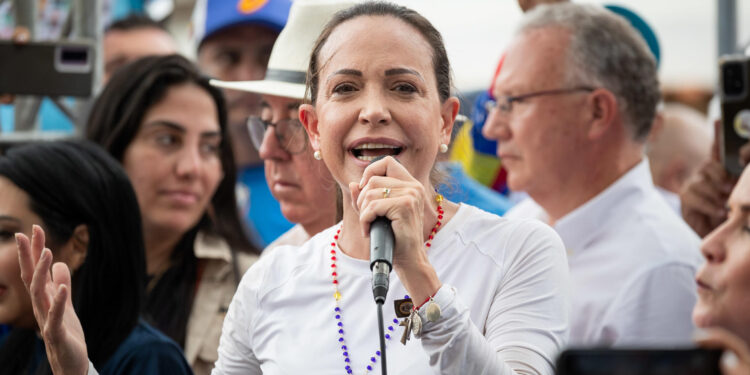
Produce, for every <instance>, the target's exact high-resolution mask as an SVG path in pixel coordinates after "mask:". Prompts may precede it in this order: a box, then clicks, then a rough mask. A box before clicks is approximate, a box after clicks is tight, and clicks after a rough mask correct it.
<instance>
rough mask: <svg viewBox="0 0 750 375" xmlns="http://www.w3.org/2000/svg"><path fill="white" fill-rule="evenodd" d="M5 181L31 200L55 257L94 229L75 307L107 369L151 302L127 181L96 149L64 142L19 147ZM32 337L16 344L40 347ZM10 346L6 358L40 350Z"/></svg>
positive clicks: (75, 284) (96, 358) (4, 163)
mask: <svg viewBox="0 0 750 375" xmlns="http://www.w3.org/2000/svg"><path fill="white" fill-rule="evenodd" d="M0 176H3V177H5V178H7V179H8V180H10V181H11V182H12V183H13V184H15V185H16V186H18V187H19V188H20V189H21V190H23V191H24V192H26V194H28V196H29V206H30V207H29V209H30V210H31V211H32V212H34V213H35V214H37V215H38V216H39V217H40V218H41V220H42V222H41V223H38V224H40V225H41V226H42V227H43V228H44V231H45V233H46V237H47V239H48V240H47V246H48V247H49V248H51V249H52V250H53V252H54V251H55V249H56V248H57V247H59V246H62V245H64V244H65V243H66V242H68V241H69V240H70V239H71V237H72V236H73V234H74V230H75V228H76V227H77V226H79V225H85V226H86V228H87V229H88V234H89V240H88V249H87V253H86V258H85V261H84V262H83V264H82V265H81V266H80V267H79V268H78V269H77V270H75V271H73V272H72V293H73V294H72V301H73V307H74V308H75V310H76V314H78V317H79V318H80V320H81V325H82V326H83V331H84V333H85V335H86V345H87V347H88V354H89V358H90V359H91V361H92V362H93V363H94V365H95V366H97V367H100V366H102V365H104V363H105V362H106V360H107V359H108V358H109V357H110V356H111V355H112V354H113V353H114V352H115V350H116V349H117V347H118V346H119V345H120V344H121V343H122V342H123V341H124V340H125V338H126V337H128V335H129V334H130V332H131V331H132V330H133V328H134V327H135V326H136V324H137V323H138V319H139V316H140V311H141V304H142V298H143V288H144V275H145V267H146V265H145V256H144V245H143V235H142V233H141V230H142V229H141V216H140V210H139V209H138V200H137V199H136V196H135V192H134V191H133V188H132V186H131V185H130V180H129V179H128V176H127V174H125V171H124V170H123V169H122V167H121V166H120V164H119V163H117V161H116V160H114V159H113V158H112V157H111V156H109V155H108V154H107V153H106V152H105V151H104V150H102V149H101V148H99V147H98V146H96V145H94V144H92V143H89V142H83V141H58V142H45V143H37V144H29V145H25V146H18V147H14V148H11V149H10V150H9V151H8V153H7V154H6V155H5V156H3V157H0ZM29 334H30V335H32V339H28V338H15V339H13V338H12V337H9V338H8V341H10V340H11V339H13V341H15V342H17V343H23V345H26V346H28V345H33V344H34V340H33V335H34V333H33V331H29V332H28V333H27V335H29ZM12 335H13V334H11V336H12ZM10 346H11V345H9V342H6V344H5V345H4V348H3V349H2V352H5V351H6V350H10V351H12V352H13V353H19V352H25V353H27V354H29V353H33V348H32V350H29V348H26V350H24V348H19V347H17V346H14V347H12V348H11V347H10ZM0 357H3V358H4V359H3V361H5V360H6V358H7V357H6V356H5V355H0ZM13 357H16V359H15V360H16V361H24V360H25V361H26V363H23V364H22V366H26V365H28V362H29V361H31V358H28V357H27V358H25V359H24V358H17V357H18V356H17V355H14V356H13ZM5 365H6V364H5V363H3V364H0V366H3V367H5ZM22 368H23V367H22ZM6 369H7V367H6Z"/></svg>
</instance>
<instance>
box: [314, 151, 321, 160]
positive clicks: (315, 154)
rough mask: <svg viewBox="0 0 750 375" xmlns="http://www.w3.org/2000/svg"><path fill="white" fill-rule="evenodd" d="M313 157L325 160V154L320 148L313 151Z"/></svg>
mask: <svg viewBox="0 0 750 375" xmlns="http://www.w3.org/2000/svg"><path fill="white" fill-rule="evenodd" d="M313 157H314V158H315V160H323V155H321V154H320V150H315V152H313Z"/></svg>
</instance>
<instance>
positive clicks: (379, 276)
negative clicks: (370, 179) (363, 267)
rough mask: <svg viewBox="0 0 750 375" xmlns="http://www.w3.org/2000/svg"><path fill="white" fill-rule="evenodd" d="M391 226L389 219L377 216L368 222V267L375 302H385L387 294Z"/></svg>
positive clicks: (391, 249) (389, 271) (391, 257)
mask: <svg viewBox="0 0 750 375" xmlns="http://www.w3.org/2000/svg"><path fill="white" fill-rule="evenodd" d="M392 262H393V228H391V220H390V219H388V218H387V217H384V216H378V217H377V218H375V220H374V221H373V222H372V223H370V269H371V270H372V296H373V297H375V302H376V303H379V304H383V303H385V296H386V294H388V276H389V275H390V273H391V269H393V264H392Z"/></svg>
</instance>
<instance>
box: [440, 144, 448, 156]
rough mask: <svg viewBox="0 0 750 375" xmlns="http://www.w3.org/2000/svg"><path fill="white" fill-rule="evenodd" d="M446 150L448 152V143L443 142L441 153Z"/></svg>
mask: <svg viewBox="0 0 750 375" xmlns="http://www.w3.org/2000/svg"><path fill="white" fill-rule="evenodd" d="M446 152H448V145H446V144H445V143H441V144H440V153H442V154H444V153H446Z"/></svg>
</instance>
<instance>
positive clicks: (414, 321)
mask: <svg viewBox="0 0 750 375" xmlns="http://www.w3.org/2000/svg"><path fill="white" fill-rule="evenodd" d="M409 320H411V332H412V333H413V334H414V335H415V336H416V335H419V334H420V333H421V332H422V318H420V317H419V313H418V312H417V310H412V312H411V316H409Z"/></svg>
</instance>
